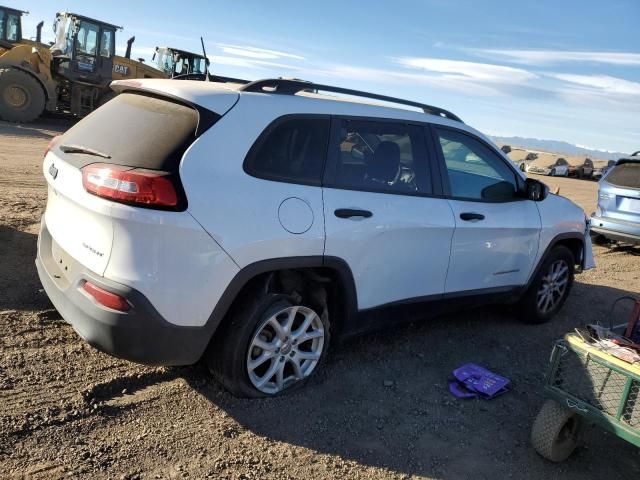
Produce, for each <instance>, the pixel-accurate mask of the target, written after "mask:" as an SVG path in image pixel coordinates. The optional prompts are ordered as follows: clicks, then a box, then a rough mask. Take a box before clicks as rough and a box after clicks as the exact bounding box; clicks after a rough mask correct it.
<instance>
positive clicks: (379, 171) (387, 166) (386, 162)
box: [368, 141, 400, 183]
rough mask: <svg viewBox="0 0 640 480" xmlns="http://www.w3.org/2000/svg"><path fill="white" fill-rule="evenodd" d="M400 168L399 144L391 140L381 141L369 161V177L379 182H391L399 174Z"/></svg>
mask: <svg viewBox="0 0 640 480" xmlns="http://www.w3.org/2000/svg"><path fill="white" fill-rule="evenodd" d="M399 168H400V147H399V146H398V144H397V143H395V142H390V141H383V142H380V144H379V145H378V146H377V147H376V150H375V152H373V158H372V159H371V162H370V163H369V168H368V176H369V178H371V179H373V180H376V181H378V182H384V183H390V182H392V181H393V180H395V179H396V177H397V176H398V169H399Z"/></svg>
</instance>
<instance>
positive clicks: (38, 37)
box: [36, 22, 44, 43]
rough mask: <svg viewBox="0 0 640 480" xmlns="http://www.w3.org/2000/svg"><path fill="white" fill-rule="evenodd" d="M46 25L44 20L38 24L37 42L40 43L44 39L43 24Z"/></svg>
mask: <svg viewBox="0 0 640 480" xmlns="http://www.w3.org/2000/svg"><path fill="white" fill-rule="evenodd" d="M43 25H44V22H40V23H39V24H38V25H36V42H38V43H40V41H41V40H42V26H43Z"/></svg>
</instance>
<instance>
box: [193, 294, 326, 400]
mask: <svg viewBox="0 0 640 480" xmlns="http://www.w3.org/2000/svg"><path fill="white" fill-rule="evenodd" d="M249 297H252V298H246V297H245V298H243V299H241V302H240V305H241V307H240V308H238V309H237V311H236V312H235V313H232V318H231V322H230V323H229V324H228V325H227V326H226V328H225V329H224V330H223V331H222V332H220V333H216V339H215V341H214V343H213V345H212V346H211V348H210V349H209V350H210V351H209V352H208V353H207V356H206V361H207V365H208V367H209V370H210V371H211V372H212V373H213V375H214V376H215V377H216V378H217V379H218V380H219V381H220V383H222V385H223V386H224V387H225V388H226V389H227V390H228V391H229V392H231V393H232V394H233V395H235V396H238V397H246V398H260V397H273V396H277V395H282V394H286V393H290V392H292V391H294V390H297V389H298V388H300V387H302V386H303V385H304V384H305V383H306V382H307V381H308V380H309V378H311V376H312V374H314V373H315V372H316V371H318V370H319V369H320V367H321V366H322V363H323V362H324V359H325V358H326V355H327V351H328V349H329V320H328V314H327V312H326V308H325V309H324V310H325V311H319V310H320V309H321V307H320V306H319V305H312V303H313V302H310V301H307V300H306V299H302V300H301V301H295V300H294V299H292V298H290V297H288V296H286V295H278V294H268V293H263V294H259V293H258V292H254V293H253V294H250V295H249Z"/></svg>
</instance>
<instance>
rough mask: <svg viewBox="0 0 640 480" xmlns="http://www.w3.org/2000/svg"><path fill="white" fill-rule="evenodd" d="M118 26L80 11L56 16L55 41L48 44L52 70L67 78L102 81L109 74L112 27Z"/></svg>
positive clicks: (114, 32)
mask: <svg viewBox="0 0 640 480" xmlns="http://www.w3.org/2000/svg"><path fill="white" fill-rule="evenodd" d="M121 29H122V27H118V26H117V25H112V24H109V23H105V22H101V21H99V20H94V19H92V18H89V17H84V16H82V15H76V14H73V13H67V12H60V13H58V14H57V16H56V21H55V23H54V31H55V34H56V41H55V43H54V44H53V46H52V47H51V51H52V55H53V57H54V58H55V59H56V70H57V71H58V73H60V74H61V75H63V76H65V77H67V78H68V79H70V80H81V81H86V82H88V83H93V84H105V83H108V82H110V81H111V79H112V77H113V73H112V70H113V68H114V67H113V56H114V55H115V37H116V30H121Z"/></svg>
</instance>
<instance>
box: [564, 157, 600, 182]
mask: <svg viewBox="0 0 640 480" xmlns="http://www.w3.org/2000/svg"><path fill="white" fill-rule="evenodd" d="M567 161H568V163H569V173H568V175H569V176H570V177H576V178H585V179H590V178H591V177H592V176H593V170H594V167H593V161H592V160H591V159H590V158H584V159H583V158H576V159H567Z"/></svg>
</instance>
